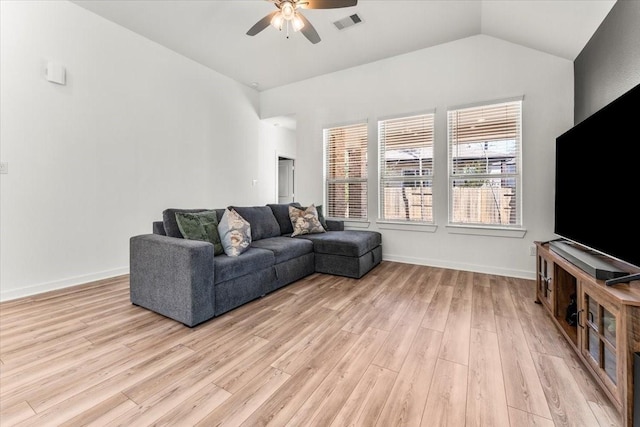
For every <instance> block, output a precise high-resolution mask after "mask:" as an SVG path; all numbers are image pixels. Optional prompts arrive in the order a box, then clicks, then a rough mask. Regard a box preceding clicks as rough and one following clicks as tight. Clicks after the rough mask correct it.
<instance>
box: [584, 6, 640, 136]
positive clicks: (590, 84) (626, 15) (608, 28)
mask: <svg viewBox="0 0 640 427" xmlns="http://www.w3.org/2000/svg"><path fill="white" fill-rule="evenodd" d="M574 73H575V107H574V121H575V123H576V124H578V123H580V122H581V121H583V120H584V119H586V118H587V117H589V116H590V115H591V114H593V113H595V112H596V111H598V110H599V109H600V108H602V107H604V106H605V105H607V104H608V103H610V102H611V101H613V100H614V99H616V98H618V97H619V96H620V95H622V94H623V93H625V92H627V91H628V90H629V89H631V88H633V87H635V86H636V85H638V84H640V0H618V1H617V2H616V4H615V5H614V6H613V8H612V9H611V12H609V14H608V15H607V17H606V18H605V20H604V21H603V22H602V24H601V25H600V27H599V28H598V30H597V31H596V32H595V34H594V35H593V36H592V37H591V40H589V43H587V45H586V46H585V47H584V49H583V50H582V52H580V55H578V57H577V58H576V60H575V62H574Z"/></svg>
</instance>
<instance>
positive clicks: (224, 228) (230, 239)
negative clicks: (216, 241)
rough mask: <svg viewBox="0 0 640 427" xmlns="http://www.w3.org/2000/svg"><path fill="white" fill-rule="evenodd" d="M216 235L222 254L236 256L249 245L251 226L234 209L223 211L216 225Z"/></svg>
mask: <svg viewBox="0 0 640 427" xmlns="http://www.w3.org/2000/svg"><path fill="white" fill-rule="evenodd" d="M218 233H219V234H220V240H221V242H222V248H223V249H224V253H225V254H227V255H228V256H238V255H240V254H241V253H243V252H245V251H246V250H247V249H249V246H250V245H251V225H250V224H249V222H248V221H247V220H245V219H244V218H242V217H241V216H240V214H239V213H238V212H236V211H235V209H226V210H225V211H224V214H223V215H222V218H221V219H220V223H219V224H218Z"/></svg>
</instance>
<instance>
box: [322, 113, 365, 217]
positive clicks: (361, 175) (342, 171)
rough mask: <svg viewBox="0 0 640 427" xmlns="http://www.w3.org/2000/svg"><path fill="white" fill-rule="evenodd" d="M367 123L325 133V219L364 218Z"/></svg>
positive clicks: (337, 128)
mask: <svg viewBox="0 0 640 427" xmlns="http://www.w3.org/2000/svg"><path fill="white" fill-rule="evenodd" d="M367 137H368V136H367V123H359V124H354V125H349V126H341V127H334V128H329V129H325V130H324V145H325V177H326V183H325V187H326V201H325V206H326V210H327V216H329V217H334V218H353V219H365V218H367Z"/></svg>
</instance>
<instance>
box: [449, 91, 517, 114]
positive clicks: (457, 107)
mask: <svg viewBox="0 0 640 427" xmlns="http://www.w3.org/2000/svg"><path fill="white" fill-rule="evenodd" d="M514 101H524V95H517V96H512V97H509V98H500V99H494V100H485V101H478V102H471V103H469V104H462V105H452V106H449V107H447V108H446V109H445V110H446V111H447V112H449V111H450V110H465V109H467V108H475V107H481V106H483V105H496V104H508V103H509V102H514Z"/></svg>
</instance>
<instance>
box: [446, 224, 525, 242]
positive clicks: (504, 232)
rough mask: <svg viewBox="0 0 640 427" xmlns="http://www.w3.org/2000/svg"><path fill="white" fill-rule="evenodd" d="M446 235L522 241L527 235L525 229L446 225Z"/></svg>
mask: <svg viewBox="0 0 640 427" xmlns="http://www.w3.org/2000/svg"><path fill="white" fill-rule="evenodd" d="M445 228H446V230H447V233H450V234H467V235H472V236H491V237H513V238H518V239H522V238H523V237H524V236H525V234H527V229H526V228H507V227H483V226H473V225H451V224H450V225H447V226H446V227H445Z"/></svg>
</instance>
